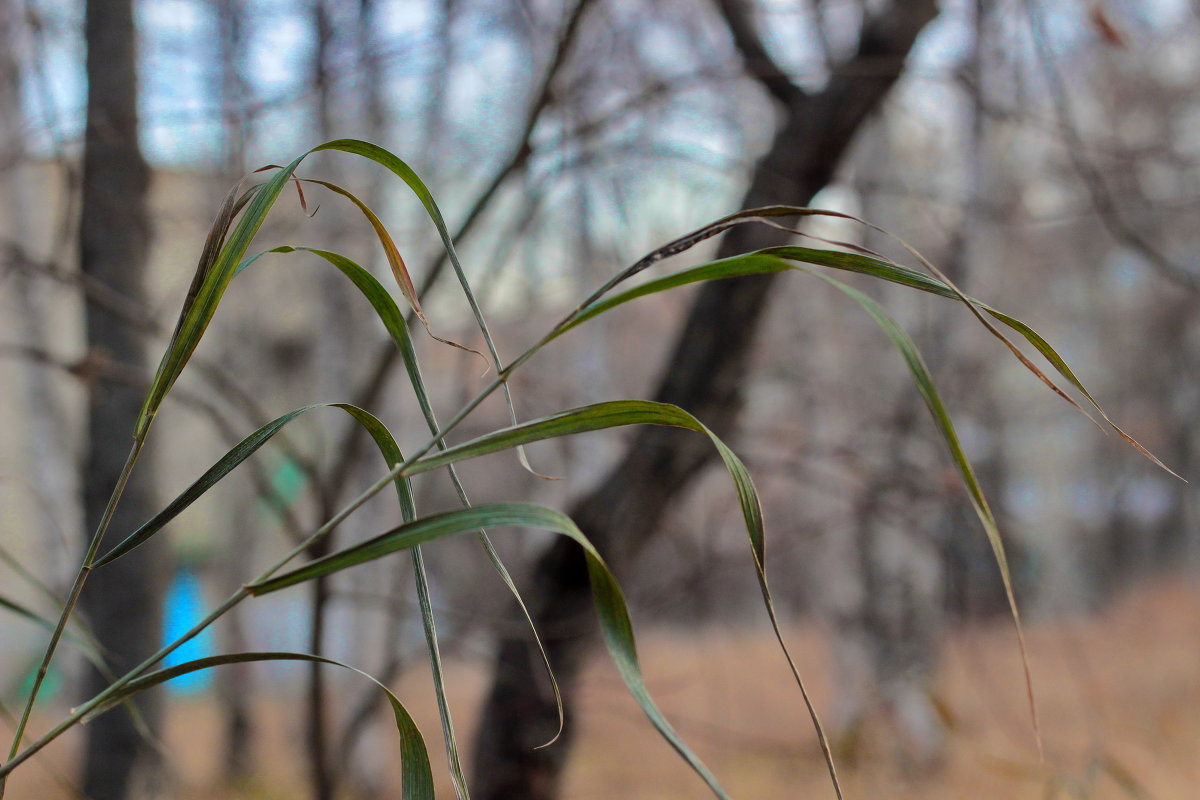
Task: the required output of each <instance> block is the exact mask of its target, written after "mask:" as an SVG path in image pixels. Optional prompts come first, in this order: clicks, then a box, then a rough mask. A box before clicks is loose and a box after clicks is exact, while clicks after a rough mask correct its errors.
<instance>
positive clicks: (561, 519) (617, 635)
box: [246, 503, 729, 800]
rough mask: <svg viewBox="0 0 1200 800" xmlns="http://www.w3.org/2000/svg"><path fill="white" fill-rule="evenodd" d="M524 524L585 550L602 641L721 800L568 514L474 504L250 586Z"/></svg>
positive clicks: (258, 589)
mask: <svg viewBox="0 0 1200 800" xmlns="http://www.w3.org/2000/svg"><path fill="white" fill-rule="evenodd" d="M509 526H521V527H531V528H540V529H543V530H549V531H553V532H555V533H559V534H562V535H564V536H568V537H570V538H571V539H573V540H574V541H575V542H577V543H578V544H579V546H580V547H582V548H583V552H584V555H585V557H586V559H587V567H588V576H589V577H590V578H591V583H592V598H593V600H594V601H595V604H596V611H597V613H598V614H599V616H600V628H601V631H602V633H603V635H604V643H605V645H606V646H607V648H608V651H609V653H610V655H611V656H612V658H613V662H614V663H615V664H616V667H617V671H618V672H619V673H620V674H621V678H622V680H624V682H625V685H626V686H627V687H628V688H629V691H630V693H631V694H632V695H633V697H634V699H636V700H637V702H638V705H640V706H641V708H642V711H643V712H645V714H646V716H647V717H648V718H649V719H650V721H651V723H653V724H654V726H655V728H657V729H658V731H659V733H660V734H661V735H662V737H663V738H664V739H665V740H666V741H667V742H668V743H669V744H670V745H671V747H673V748H674V749H675V750H676V752H678V753H679V754H680V755H681V756H682V757H683V758H684V760H686V761H687V762H688V764H689V765H690V766H691V767H692V769H693V770H695V771H696V773H697V774H698V775H700V777H701V778H703V779H704V782H705V783H707V784H708V786H709V788H710V789H711V790H712V791H713V793H714V794H715V795H716V796H717V797H720V798H723V800H727V798H728V797H729V795H728V794H727V793H726V792H725V790H724V789H723V788H721V785H720V784H719V783H718V782H717V779H716V778H715V777H714V776H713V774H712V773H711V772H710V771H709V770H708V768H707V767H706V766H705V765H704V763H703V762H702V761H701V760H700V758H699V757H698V756H697V755H696V754H695V753H693V752H692V750H691V748H690V747H688V746H687V744H686V743H684V741H683V739H681V738H680V736H679V734H678V733H676V732H675V729H674V728H672V727H671V724H670V723H669V722H667V719H666V718H665V717H664V716H663V715H662V712H661V711H659V709H658V706H656V705H655V703H654V700H653V698H651V696H650V692H649V690H648V689H647V688H646V683H645V680H644V679H643V677H642V671H641V666H640V665H639V663H638V657H637V644H636V642H635V640H634V635H633V627H632V625H631V623H630V620H629V612H628V610H627V608H626V605H625V599H624V596H623V595H622V593H621V588H620V586H619V585H618V584H617V581H616V578H615V577H613V574H612V572H611V571H609V569H608V566H607V565H606V564H605V563H604V559H602V558H601V557H600V554H599V553H598V552H597V551H596V549H595V548H594V547H593V546H592V544H591V542H590V541H588V539H587V537H586V536H584V534H583V533H582V532H581V531H580V530H579V528H578V527H576V525H575V523H574V522H572V521H571V519H570V518H569V517H567V516H566V515H565V514H563V513H561V512H559V511H555V510H554V509H552V508H547V507H545V506H538V505H533V504H530V503H500V504H495V505H481V506H475V507H474V508H463V509H458V510H455V511H448V512H445V513H442V514H435V515H432V516H428V517H422V518H421V519H418V520H417V521H415V522H410V523H408V524H405V525H401V526H400V527H398V528H394V529H392V530H390V531H388V532H386V533H384V534H381V535H380V536H376V537H374V538H373V539H369V540H367V541H365V542H363V543H361V544H359V545H355V546H353V547H349V548H346V549H345V550H341V551H339V552H337V553H332V554H330V555H328V556H326V557H324V558H320V559H317V560H316V561H313V562H311V563H309V564H306V565H305V566H303V567H299V568H297V569H295V570H292V571H291V572H287V573H284V574H283V575H279V576H278V577H275V578H271V579H269V580H266V581H262V582H260V583H253V584H250V585H249V586H248V587H246V588H247V589H248V590H249V591H250V593H251V594H253V595H263V594H268V593H270V592H274V591H278V590H279V589H283V588H286V587H288V586H294V585H296V584H298V583H303V582H304V581H308V580H312V579H313V578H316V577H318V576H321V575H330V574H333V573H335V572H339V571H341V570H343V569H347V568H349V567H353V566H357V565H359V564H363V563H366V562H368V561H373V560H375V559H378V558H381V557H383V556H385V555H388V554H389V553H394V552H397V551H399V550H404V549H407V548H410V547H414V546H416V545H419V544H424V543H425V542H431V541H434V540H437V539H442V538H445V537H447V536H453V535H455V534H459V533H464V532H468V531H473V530H476V529H478V528H482V527H488V528H494V527H509Z"/></svg>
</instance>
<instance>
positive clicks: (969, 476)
mask: <svg viewBox="0 0 1200 800" xmlns="http://www.w3.org/2000/svg"><path fill="white" fill-rule="evenodd" d="M806 271H807V270H806ZM810 272H811V274H813V275H816V276H818V277H820V278H822V279H823V280H825V281H827V282H828V283H830V284H831V285H833V286H836V287H837V288H838V289H840V290H841V291H842V292H844V293H845V294H846V295H848V296H849V297H851V298H853V299H854V300H855V301H856V302H857V303H858V304H859V305H860V306H862V308H863V310H864V311H866V312H867V314H868V315H870V317H871V319H873V320H875V322H876V324H878V325H879V327H880V328H881V329H882V330H883V332H884V333H885V334H887V337H888V338H889V339H891V341H892V344H894V345H895V346H896V349H897V350H899V351H900V354H901V355H902V356H903V357H904V363H905V364H907V365H908V369H909V372H911V373H912V376H913V381H914V382H915V383H916V386H917V391H918V392H920V394H921V398H922V399H923V400H924V401H925V405H926V406H927V407H928V408H929V413H930V414H931V415H932V416H933V420H934V422H935V423H936V424H937V427H938V431H939V433H941V435H942V439H943V440H944V441H945V442H946V446H947V447H948V448H949V450H950V455H951V457H952V458H953V459H954V466H955V468H957V469H958V473H959V475H960V476H961V477H962V480H963V485H964V486H965V487H966V489H967V496H968V497H969V498H970V499H971V506H972V507H973V508H974V509H975V515H976V516H977V517H978V518H979V521H980V522H981V523H982V524H983V529H984V531H985V532H986V533H987V537H988V542H989V543H990V544H991V546H992V554H993V555H994V556H995V559H996V564H997V566H998V567H999V569H1000V579H1001V581H1002V582H1003V583H1004V593H1005V596H1006V597H1007V598H1008V607H1009V611H1010V612H1011V613H1012V618H1013V623H1014V625H1015V626H1016V631H1017V644H1018V647H1019V648H1020V650H1021V665H1022V667H1023V668H1024V670H1025V690H1026V693H1027V694H1028V699H1029V714H1030V717H1031V719H1032V721H1033V731H1034V735H1035V736H1036V737H1037V741H1038V749H1039V751H1040V750H1041V747H1042V741H1041V729H1040V726H1039V724H1038V712H1037V702H1036V700H1035V698H1034V693H1033V675H1032V672H1031V671H1030V668H1029V653H1028V649H1027V648H1026V646H1025V631H1024V628H1023V626H1022V625H1021V612H1020V609H1019V608H1018V607H1017V597H1016V594H1015V593H1014V592H1013V584H1012V575H1011V574H1010V572H1009V568H1008V556H1007V554H1006V553H1005V550H1004V539H1003V537H1002V536H1001V535H1000V526H999V524H997V522H996V517H995V515H994V514H993V513H992V509H991V507H990V506H989V505H988V502H987V497H986V496H984V493H983V487H982V486H980V485H979V479H978V478H977V477H976V476H975V470H974V468H973V467H972V466H971V462H970V460H969V459H968V458H967V454H966V452H964V450H963V448H962V444H961V442H960V441H959V439H958V432H957V431H956V430H955V429H954V422H953V420H951V419H950V414H949V412H947V411H946V406H945V405H944V404H943V403H942V399H941V396H940V395H939V394H938V391H937V387H936V386H934V383H933V376H932V375H930V374H929V368H928V367H927V366H926V365H925V360H924V359H923V358H921V353H920V352H919V351H918V350H917V346H916V344H915V343H914V342H913V340H912V339H911V338H910V337H909V335H908V334H907V333H905V331H904V329H903V328H901V327H900V326H899V325H898V324H897V323H896V321H895V320H894V319H892V317H891V315H889V314H888V313H887V311H885V310H884V309H883V306H881V305H879V303H877V302H876V301H875V300H874V299H872V298H871V297H869V296H868V295H865V294H863V293H862V292H860V291H858V290H857V289H855V288H854V287H852V286H849V285H848V284H845V283H843V282H842V281H839V280H836V279H835V278H831V277H829V276H828V275H824V274H822V273H820V272H816V271H810Z"/></svg>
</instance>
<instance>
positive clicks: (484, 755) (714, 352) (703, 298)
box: [474, 0, 936, 800]
mask: <svg viewBox="0 0 1200 800" xmlns="http://www.w3.org/2000/svg"><path fill="white" fill-rule="evenodd" d="M724 6H725V8H724V10H725V13H726V15H727V17H728V18H729V21H730V24H731V32H732V33H733V35H734V39H735V41H736V42H737V44H738V46H739V48H740V49H741V51H742V53H743V54H744V55H745V56H746V62H747V68H748V69H749V70H751V71H752V72H753V73H755V76H756V77H757V78H759V79H760V80H761V81H762V82H763V84H764V86H765V88H767V90H768V91H770V92H771V93H772V95H774V96H775V97H776V98H778V99H779V100H780V101H781V104H782V106H783V109H782V110H783V122H782V124H781V125H780V126H779V129H778V132H777V133H776V136H775V139H774V141H773V142H772V144H771V147H770V149H769V150H768V152H767V153H766V155H764V156H763V158H762V159H761V160H760V161H759V163H758V165H757V167H756V169H755V171H754V176H753V179H752V182H751V185H750V189H749V191H748V192H747V193H746V196H745V199H744V201H743V205H744V206H745V207H754V206H763V205H768V204H772V203H794V204H804V203H807V202H808V201H809V200H811V198H812V197H813V195H815V194H816V193H817V192H818V191H819V190H820V189H821V188H823V187H824V186H825V185H826V184H827V183H828V182H829V181H830V180H831V178H832V177H833V173H834V170H835V168H836V166H837V164H838V162H839V160H840V158H841V157H842V155H843V154H844V153H845V152H846V150H847V148H848V146H849V145H850V143H851V141H852V140H853V138H854V134H855V132H856V131H857V130H858V129H859V127H860V126H861V125H862V123H863V122H864V121H865V120H866V118H867V117H868V116H869V115H870V113H871V112H872V111H873V110H875V109H876V108H878V106H879V104H880V102H881V101H882V100H883V98H884V97H885V96H886V94H887V92H888V90H889V89H890V88H891V87H892V85H893V84H894V83H895V82H896V79H897V78H898V77H899V75H900V73H901V71H902V68H903V63H904V60H905V57H906V55H907V53H908V51H909V49H910V48H911V46H912V44H913V41H914V40H915V39H916V37H917V34H918V33H920V31H921V29H922V28H923V27H924V25H925V24H926V23H927V22H928V21H929V20H930V19H932V18H933V16H934V15H935V13H936V12H935V8H934V3H933V2H932V0H905V1H904V2H898V3H896V5H895V6H894V7H889V9H888V10H887V11H885V12H884V13H883V14H881V15H880V16H878V17H877V18H874V19H872V20H870V21H869V22H868V23H867V24H866V26H865V27H864V30H863V32H862V36H861V40H860V44H859V47H858V51H857V52H856V53H855V54H854V56H852V57H851V58H850V59H849V60H848V61H847V62H846V63H844V64H843V65H841V67H839V68H838V69H837V70H835V72H834V74H833V75H832V76H831V78H830V81H829V83H828V85H827V87H826V88H825V89H824V90H822V91H821V92H820V93H818V94H812V95H810V94H806V93H804V92H803V91H801V90H800V89H799V88H797V87H795V86H793V85H792V84H790V83H783V82H782V81H785V80H786V79H785V78H783V74H782V72H780V71H779V70H778V69H777V68H776V67H775V66H774V65H773V64H771V63H770V62H769V59H768V57H767V56H766V54H765V52H764V51H763V50H762V48H761V46H758V47H755V46H754V44H755V43H754V42H751V41H748V40H747V37H748V36H750V35H752V28H751V26H749V25H748V24H747V23H748V21H747V20H746V18H745V15H744V11H743V10H741V9H738V8H736V7H734V3H733V0H725V2H724ZM783 238H784V234H782V233H780V232H779V231H776V230H774V229H771V228H767V227H758V226H741V227H738V228H734V229H733V230H731V231H729V232H728V233H727V234H726V235H725V238H724V239H723V241H722V242H721V245H720V250H719V254H718V255H719V257H720V256H728V255H732V254H735V253H740V252H745V251H747V250H754V249H758V248H761V247H768V246H772V245H776V244H779V243H781V241H782V240H783ZM774 278H775V276H773V275H769V276H753V277H746V278H735V279H729V280H723V281H719V282H716V283H710V284H706V285H705V286H704V287H703V288H702V289H701V290H700V293H699V295H698V296H697V298H696V300H695V303H694V305H693V306H692V309H691V312H690V313H689V316H688V319H687V321H686V322H685V324H684V326H683V329H682V330H681V331H680V333H679V335H678V337H677V338H676V343H675V346H674V349H673V351H672V354H671V356H670V357H669V359H668V362H667V363H668V364H669V365H670V366H669V367H668V368H667V369H666V370H665V372H664V374H663V378H662V381H661V384H660V385H659V388H658V390H657V392H656V393H655V399H656V400H658V401H660V402H665V403H674V404H676V405H679V406H682V407H684V408H686V409H688V410H689V411H690V412H691V413H693V414H695V415H696V416H697V417H699V418H700V419H701V420H703V421H704V423H705V424H706V425H708V426H709V427H710V428H711V429H712V430H714V431H715V432H716V433H717V434H718V435H721V436H725V435H727V434H729V433H730V431H731V430H732V429H733V427H734V425H735V422H736V420H737V414H738V410H739V406H740V400H741V398H740V392H739V389H740V386H741V385H742V383H743V381H744V379H745V377H746V374H747V370H748V368H749V362H750V359H749V355H750V351H751V346H752V344H753V341H754V335H755V332H756V330H757V327H758V323H759V322H760V320H761V319H762V317H763V316H764V315H763V311H764V309H765V307H766V303H767V300H768V298H769V296H770V292H771V287H772V284H773V282H774ZM712 455H713V452H712V448H711V445H709V444H708V443H707V442H705V441H702V437H689V436H686V435H684V436H679V435H676V433H675V432H672V431H670V430H668V429H665V428H658V427H646V428H643V429H641V430H639V432H638V434H637V437H636V438H635V439H634V441H633V443H632V444H631V445H630V448H629V451H628V452H627V453H626V455H625V457H624V458H623V459H622V460H621V462H620V463H619V465H618V466H617V467H615V468H614V469H613V470H612V471H611V472H610V473H609V475H608V476H607V478H606V479H605V480H604V481H602V482H601V484H600V485H599V487H598V488H596V489H595V490H594V491H593V492H592V493H591V494H589V495H588V496H586V497H584V498H583V499H581V500H580V501H579V502H578V503H577V504H576V505H575V507H574V508H573V509H571V516H572V517H573V518H574V519H575V521H576V522H577V523H578V524H579V526H580V528H581V529H582V530H583V531H584V532H585V533H586V534H587V535H588V536H589V537H590V538H591V539H592V541H593V542H594V543H595V544H596V546H597V547H598V548H599V549H600V550H601V551H602V552H603V553H604V554H605V558H606V559H608V560H609V561H610V563H612V564H613V565H614V566H615V568H616V569H617V570H618V571H620V570H621V568H622V566H623V565H625V564H628V563H629V562H630V560H632V559H633V558H635V557H636V556H637V554H638V552H639V551H640V550H641V549H642V548H643V547H644V546H645V545H646V544H647V543H648V542H649V541H650V539H651V538H652V537H653V536H654V535H655V533H656V532H657V531H658V525H659V522H660V520H661V518H662V516H663V513H664V512H665V511H666V509H667V507H668V505H669V503H670V501H671V500H672V498H674V497H676V496H677V495H678V494H679V493H680V492H681V490H682V489H683V488H684V487H685V486H686V485H687V483H688V482H689V481H690V480H691V479H692V478H693V477H694V476H695V475H696V474H697V473H698V472H699V471H700V469H701V468H702V467H703V466H704V465H705V464H706V463H707V462H708V459H709V458H711V457H712ZM532 583H533V585H532V588H531V590H530V591H529V593H528V595H527V597H528V598H530V601H531V611H532V613H533V616H534V620H535V623H536V624H537V627H538V630H539V631H540V633H541V634H542V636H543V640H544V642H545V645H546V647H547V650H548V653H549V655H550V659H551V661H552V663H553V664H554V668H555V672H556V674H557V675H558V678H559V680H560V681H561V682H562V686H563V690H564V700H565V702H566V703H567V712H568V716H567V723H568V725H567V729H566V731H564V741H561V742H559V743H558V744H556V745H555V746H553V747H547V748H543V749H540V750H535V749H534V748H535V747H537V746H538V745H539V744H542V743H543V742H545V741H546V740H547V739H548V738H549V736H550V735H552V734H553V732H554V727H555V722H556V714H555V709H554V704H553V699H552V698H550V697H548V696H547V695H548V693H547V692H546V691H544V689H543V687H544V683H545V681H544V679H543V678H542V676H541V675H539V674H538V672H539V671H540V670H541V663H540V659H539V658H538V656H537V651H536V650H535V649H534V648H533V645H532V642H531V641H530V640H529V639H527V638H525V637H505V638H504V639H502V640H501V642H500V644H499V648H498V650H497V654H496V662H495V666H494V672H493V678H492V680H493V683H492V686H491V689H490V691H489V693H488V695H487V698H486V700H485V705H484V709H483V714H482V719H481V722H480V727H479V729H478V732H477V737H476V744H475V751H476V757H475V764H474V791H475V795H474V796H475V797H477V798H479V800H549V798H553V797H555V796H556V794H557V789H558V785H559V780H560V777H561V774H562V770H563V767H564V765H565V760H566V756H567V752H568V744H569V742H570V734H571V714H570V712H571V700H572V697H573V694H574V693H573V688H574V684H575V682H576V678H577V677H578V674H579V670H580V667H581V665H582V663H583V661H584V656H585V655H586V653H587V651H588V648H589V646H590V644H591V643H592V641H593V639H594V633H595V624H594V613H593V611H592V609H591V597H590V590H589V584H588V578H587V570H586V567H585V564H584V560H583V557H582V555H581V553H580V551H579V549H578V547H576V546H575V545H573V544H569V543H566V542H565V540H563V542H560V543H556V544H554V545H552V546H551V547H550V549H549V550H548V551H547V552H546V553H545V554H544V555H543V556H542V557H541V558H540V560H539V561H538V563H537V566H536V568H535V572H534V577H533V582H532Z"/></svg>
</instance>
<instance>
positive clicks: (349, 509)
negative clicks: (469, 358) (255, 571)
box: [0, 384, 498, 779]
mask: <svg viewBox="0 0 1200 800" xmlns="http://www.w3.org/2000/svg"><path fill="white" fill-rule="evenodd" d="M497 385H498V384H497ZM492 390H493V391H494V387H493V389H492ZM413 460H415V459H409V461H408V462H405V463H404V464H397V465H396V466H395V467H394V468H393V469H391V470H389V471H388V473H387V474H386V475H384V476H383V477H382V478H380V479H379V480H377V481H376V482H375V483H373V484H371V486H370V487H369V488H368V489H366V491H364V492H363V493H362V494H360V495H359V496H358V497H356V498H355V499H354V500H352V501H351V502H350V503H349V504H348V505H346V506H344V507H343V508H342V509H341V510H340V511H338V513H337V514H335V515H334V516H333V517H331V518H330V519H329V521H328V522H326V523H325V524H324V525H322V526H321V527H320V528H318V529H317V530H316V531H315V532H313V533H312V534H311V535H310V536H309V537H308V538H307V539H305V540H304V541H303V542H301V543H299V544H298V545H296V546H295V547H293V548H292V549H291V550H289V551H288V552H287V553H286V554H285V555H284V556H283V557H282V558H280V559H279V560H278V561H276V562H275V563H274V564H272V565H271V566H270V567H269V568H267V569H266V570H264V571H263V572H262V574H260V575H259V576H258V577H257V578H255V579H254V581H253V582H254V583H257V582H259V581H265V580H266V579H267V578H270V577H271V576H272V575H274V574H275V573H276V572H278V571H279V570H280V569H282V568H283V567H284V566H285V565H286V564H287V563H288V562H289V561H291V560H292V559H293V558H295V557H296V556H298V555H300V554H301V553H303V552H304V551H305V550H307V549H308V548H309V547H311V546H312V545H313V543H314V542H318V541H320V540H321V539H322V538H324V537H325V536H326V535H327V534H328V533H329V532H330V531H332V530H333V529H334V528H336V527H337V526H338V525H340V524H341V523H342V522H344V521H345V519H346V517H348V516H350V515H351V514H352V513H354V512H355V511H357V510H358V508H359V507H360V506H362V504H363V503H365V502H367V501H368V500H370V499H371V498H372V497H374V496H375V495H376V494H377V493H378V492H379V491H381V490H382V489H384V488H385V487H387V486H388V485H389V484H390V483H391V482H392V481H394V480H395V479H396V477H397V476H398V475H399V474H400V472H401V470H402V469H403V468H405V467H407V466H410V465H411V463H410V462H411V461H413ZM92 555H93V557H94V555H95V554H94V553H93V554H92ZM88 571H90V567H89V568H88ZM249 596H250V592H249V590H247V589H246V588H245V587H244V586H243V587H242V588H240V589H238V590H237V591H236V592H234V593H233V594H231V595H230V596H229V597H228V598H226V600H225V601H224V602H223V603H221V605H219V606H217V607H216V608H215V609H214V610H213V611H212V612H211V613H210V614H209V615H208V616H207V617H205V618H204V619H203V620H201V621H200V622H198V623H196V625H195V626H194V627H192V629H191V630H189V631H188V632H187V633H185V634H183V635H182V636H180V637H179V638H178V639H176V640H175V641H173V642H171V643H170V644H168V645H166V646H164V647H163V648H162V649H160V650H159V651H158V652H157V653H155V654H154V655H152V656H150V657H149V658H147V659H146V660H145V661H143V662H142V663H141V664H139V665H138V666H136V667H134V668H133V669H132V670H130V671H129V672H127V673H126V674H125V675H123V676H122V677H120V678H119V679H117V680H116V681H115V682H114V683H112V684H111V685H110V686H109V687H108V688H106V689H105V690H104V691H102V692H100V693H99V694H97V695H96V696H95V697H93V698H92V699H91V700H88V701H87V702H86V703H84V704H83V705H81V706H78V707H77V708H75V709H72V711H71V713H70V714H69V715H68V716H67V717H66V719H64V720H63V721H62V722H60V723H59V724H58V725H56V726H55V727H54V728H52V729H51V730H50V731H48V732H47V733H46V734H45V735H44V736H42V737H41V738H40V739H38V740H37V741H35V742H34V743H32V744H30V745H29V746H28V747H27V748H25V749H24V750H23V751H20V753H19V754H14V755H13V756H10V757H9V760H8V761H7V762H6V763H5V764H4V765H3V766H0V779H2V778H4V776H6V775H8V774H9V773H11V772H12V771H13V769H15V768H16V767H18V766H19V765H20V764H22V763H23V762H25V761H27V760H28V759H29V757H30V756H32V755H34V754H35V753H37V752H38V751H39V750H41V749H42V748H43V747H45V746H46V745H48V744H49V743H50V742H52V741H54V740H55V739H57V738H58V737H59V736H61V735H62V734H63V733H64V732H66V731H67V730H69V729H71V728H72V727H74V726H75V725H77V724H79V722H80V721H81V719H82V718H83V717H84V716H86V715H87V714H88V713H89V712H91V711H93V710H95V709H96V708H97V707H99V706H100V705H102V704H103V703H104V702H105V701H106V700H108V699H109V698H111V697H112V696H113V695H115V694H116V693H117V692H119V691H120V690H121V689H123V688H124V687H125V686H127V685H128V684H129V683H130V682H132V681H133V680H135V679H136V678H138V677H140V676H141V675H143V674H145V672H146V671H147V670H149V669H150V668H151V667H153V666H154V665H155V664H157V663H158V662H159V661H161V660H162V659H163V658H165V657H167V656H168V655H170V654H171V653H172V652H174V651H175V650H176V649H178V648H179V647H181V646H183V644H185V643H186V642H188V641H189V640H191V639H192V638H194V637H196V636H197V635H199V634H200V632H201V631H203V630H204V629H205V628H207V627H208V626H209V625H211V624H212V623H213V622H215V621H216V620H217V619H218V618H219V617H221V616H223V615H224V614H225V613H226V612H227V611H229V610H230V609H231V608H233V607H234V606H236V605H237V604H238V603H240V602H242V601H243V600H245V599H246V598H247V597H249Z"/></svg>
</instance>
